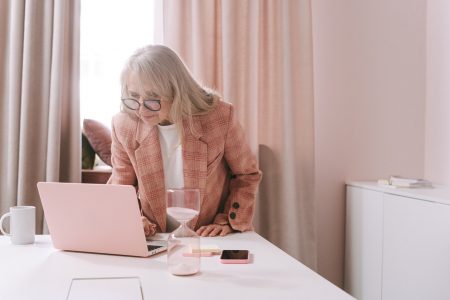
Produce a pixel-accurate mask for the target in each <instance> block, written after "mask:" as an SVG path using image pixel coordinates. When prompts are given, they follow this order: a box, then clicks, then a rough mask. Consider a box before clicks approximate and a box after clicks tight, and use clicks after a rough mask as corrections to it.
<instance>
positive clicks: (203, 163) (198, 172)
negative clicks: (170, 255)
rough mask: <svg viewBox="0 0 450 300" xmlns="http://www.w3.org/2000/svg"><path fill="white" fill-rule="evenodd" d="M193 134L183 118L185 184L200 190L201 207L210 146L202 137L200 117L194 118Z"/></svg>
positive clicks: (187, 186)
mask: <svg viewBox="0 0 450 300" xmlns="http://www.w3.org/2000/svg"><path fill="white" fill-rule="evenodd" d="M192 125H193V127H194V129H195V133H194V134H193V133H192V132H191V130H190V129H189V123H188V121H186V120H183V128H184V140H183V173H184V174H183V175H184V186H185V187H186V188H195V189H199V190H200V201H201V203H200V207H201V206H202V204H203V198H204V195H205V191H206V177H207V174H208V173H207V172H208V170H207V167H208V155H207V154H208V147H207V144H206V143H205V142H204V141H203V140H202V139H201V138H202V135H203V129H202V125H201V122H200V119H199V117H194V118H193V124H192ZM197 219H198V217H197V218H195V219H194V220H192V221H191V222H190V223H191V224H196V223H197Z"/></svg>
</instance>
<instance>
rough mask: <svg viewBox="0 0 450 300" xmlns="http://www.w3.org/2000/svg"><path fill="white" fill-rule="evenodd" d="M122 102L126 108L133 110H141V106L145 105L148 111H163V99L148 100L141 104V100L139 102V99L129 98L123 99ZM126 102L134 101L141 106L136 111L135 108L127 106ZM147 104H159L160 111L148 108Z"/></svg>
mask: <svg viewBox="0 0 450 300" xmlns="http://www.w3.org/2000/svg"><path fill="white" fill-rule="evenodd" d="M120 100H121V101H122V103H123V105H125V107H126V108H128V109H131V110H139V109H140V108H141V105H144V107H145V108H146V109H148V110H150V111H154V112H157V111H160V110H161V99H146V100H144V101H143V102H142V103H141V102H139V100H137V99H135V98H131V97H129V98H121V99H120ZM126 100H132V101H135V102H136V103H137V104H138V105H139V106H138V108H136V109H134V108H131V107H129V106H128V105H126V103H125V101H126ZM146 102H152V103H158V105H159V108H158V109H152V108H150V107H148V106H147V105H146Z"/></svg>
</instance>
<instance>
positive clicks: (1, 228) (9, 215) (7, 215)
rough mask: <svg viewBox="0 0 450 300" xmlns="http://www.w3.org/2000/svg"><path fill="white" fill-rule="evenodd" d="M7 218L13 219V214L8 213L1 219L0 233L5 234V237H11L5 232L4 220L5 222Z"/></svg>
mask: <svg viewBox="0 0 450 300" xmlns="http://www.w3.org/2000/svg"><path fill="white" fill-rule="evenodd" d="M7 217H11V213H10V212H9V213H6V214H4V215H3V216H2V217H1V218H0V231H1V232H2V233H3V234H4V235H11V234H10V233H8V232H6V231H5V230H3V220H5V219H6V218H7Z"/></svg>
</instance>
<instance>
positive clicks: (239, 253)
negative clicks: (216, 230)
mask: <svg viewBox="0 0 450 300" xmlns="http://www.w3.org/2000/svg"><path fill="white" fill-rule="evenodd" d="M220 262H221V263H223V264H248V263H249V258H248V250H222V255H221V256H220Z"/></svg>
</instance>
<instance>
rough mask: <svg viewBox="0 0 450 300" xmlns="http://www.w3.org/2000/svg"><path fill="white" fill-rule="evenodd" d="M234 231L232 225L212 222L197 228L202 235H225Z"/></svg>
mask: <svg viewBox="0 0 450 300" xmlns="http://www.w3.org/2000/svg"><path fill="white" fill-rule="evenodd" d="M232 231H233V230H232V229H231V227H230V225H219V224H210V225H206V226H202V227H200V228H199V229H197V234H198V235H200V236H216V235H220V236H225V235H227V234H229V233H231V232H232Z"/></svg>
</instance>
